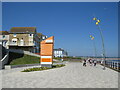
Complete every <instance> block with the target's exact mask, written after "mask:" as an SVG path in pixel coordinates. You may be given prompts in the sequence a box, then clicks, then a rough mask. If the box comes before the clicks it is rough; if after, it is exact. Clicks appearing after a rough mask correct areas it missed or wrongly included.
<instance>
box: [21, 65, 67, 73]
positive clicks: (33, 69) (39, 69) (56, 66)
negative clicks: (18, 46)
mask: <svg viewBox="0 0 120 90" xmlns="http://www.w3.org/2000/svg"><path fill="white" fill-rule="evenodd" d="M63 66H65V65H64V64H57V65H52V68H48V67H35V68H28V69H24V70H23V71H21V72H31V71H42V70H47V69H53V68H59V67H63Z"/></svg>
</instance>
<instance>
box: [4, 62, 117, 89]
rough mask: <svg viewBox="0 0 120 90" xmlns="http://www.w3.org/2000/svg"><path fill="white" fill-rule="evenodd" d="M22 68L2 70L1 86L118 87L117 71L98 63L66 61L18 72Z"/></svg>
mask: <svg viewBox="0 0 120 90" xmlns="http://www.w3.org/2000/svg"><path fill="white" fill-rule="evenodd" d="M24 68H28V67H22V68H14V69H11V70H2V88H118V72H116V71H113V70H111V69H109V68H106V70H103V69H102V68H103V67H102V66H100V65H97V66H96V67H94V66H87V67H83V66H82V63H80V62H68V63H67V64H66V66H64V67H61V68H56V69H50V70H44V71H35V72H20V71H21V70H23V69H24Z"/></svg>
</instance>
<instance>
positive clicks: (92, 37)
mask: <svg viewBox="0 0 120 90" xmlns="http://www.w3.org/2000/svg"><path fill="white" fill-rule="evenodd" d="M90 37H91V40H92V41H93V46H94V53H95V57H97V51H96V46H95V41H94V36H92V35H90Z"/></svg>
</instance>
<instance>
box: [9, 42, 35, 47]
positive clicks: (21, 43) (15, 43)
mask: <svg viewBox="0 0 120 90" xmlns="http://www.w3.org/2000/svg"><path fill="white" fill-rule="evenodd" d="M9 46H35V44H34V43H29V42H9Z"/></svg>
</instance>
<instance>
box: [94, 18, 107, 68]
mask: <svg viewBox="0 0 120 90" xmlns="http://www.w3.org/2000/svg"><path fill="white" fill-rule="evenodd" d="M93 20H95V21H96V25H97V26H98V29H99V31H100V36H101V39H102V53H103V60H104V63H103V65H104V67H103V70H105V58H106V56H105V47H104V38H103V34H102V30H101V28H100V25H99V23H100V20H98V19H97V18H93Z"/></svg>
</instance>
